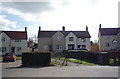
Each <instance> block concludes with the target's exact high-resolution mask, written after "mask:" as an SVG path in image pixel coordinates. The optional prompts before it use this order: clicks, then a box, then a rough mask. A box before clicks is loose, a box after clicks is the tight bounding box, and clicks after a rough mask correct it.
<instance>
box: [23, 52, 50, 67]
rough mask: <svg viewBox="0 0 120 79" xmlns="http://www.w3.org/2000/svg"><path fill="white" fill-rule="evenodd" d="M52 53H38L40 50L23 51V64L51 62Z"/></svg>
mask: <svg viewBox="0 0 120 79" xmlns="http://www.w3.org/2000/svg"><path fill="white" fill-rule="evenodd" d="M50 62H51V54H50V53H40V52H39V53H38V52H34V53H33V52H27V53H22V65H23V66H33V65H35V66H45V65H48V64H50Z"/></svg>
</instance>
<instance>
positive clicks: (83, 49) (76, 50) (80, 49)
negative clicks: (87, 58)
mask: <svg viewBox="0 0 120 79" xmlns="http://www.w3.org/2000/svg"><path fill="white" fill-rule="evenodd" d="M78 51H88V49H86V48H78V49H74V50H69V51H68V52H78Z"/></svg>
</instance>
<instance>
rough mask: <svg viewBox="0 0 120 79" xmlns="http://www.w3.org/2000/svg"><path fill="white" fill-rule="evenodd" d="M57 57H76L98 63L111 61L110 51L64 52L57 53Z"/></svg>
mask: <svg viewBox="0 0 120 79" xmlns="http://www.w3.org/2000/svg"><path fill="white" fill-rule="evenodd" d="M55 57H67V58H75V59H80V60H85V61H89V62H91V63H96V64H108V63H109V57H108V53H100V52H90V51H78V52H63V53H56V54H55Z"/></svg>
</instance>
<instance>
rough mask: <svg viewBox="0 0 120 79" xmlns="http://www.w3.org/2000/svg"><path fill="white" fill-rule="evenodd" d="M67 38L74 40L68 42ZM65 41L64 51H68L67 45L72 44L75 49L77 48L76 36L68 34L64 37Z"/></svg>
mask: <svg viewBox="0 0 120 79" xmlns="http://www.w3.org/2000/svg"><path fill="white" fill-rule="evenodd" d="M69 37H73V38H74V40H73V41H69ZM65 41H66V50H68V44H74V45H75V47H74V48H75V49H76V48H77V36H76V35H75V34H74V33H72V32H70V33H69V34H68V35H67V36H66V37H65Z"/></svg>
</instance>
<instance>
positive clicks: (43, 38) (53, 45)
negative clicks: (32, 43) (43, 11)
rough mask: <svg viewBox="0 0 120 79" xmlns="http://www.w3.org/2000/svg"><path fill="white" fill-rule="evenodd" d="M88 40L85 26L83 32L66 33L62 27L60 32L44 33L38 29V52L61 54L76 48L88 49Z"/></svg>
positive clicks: (88, 35)
mask: <svg viewBox="0 0 120 79" xmlns="http://www.w3.org/2000/svg"><path fill="white" fill-rule="evenodd" d="M90 38H91V36H90V34H89V32H88V27H87V26H86V30H85V31H66V30H65V27H64V26H63V27H62V31H44V30H41V27H39V31H38V50H39V51H55V52H62V51H63V50H70V49H77V48H87V49H90Z"/></svg>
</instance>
